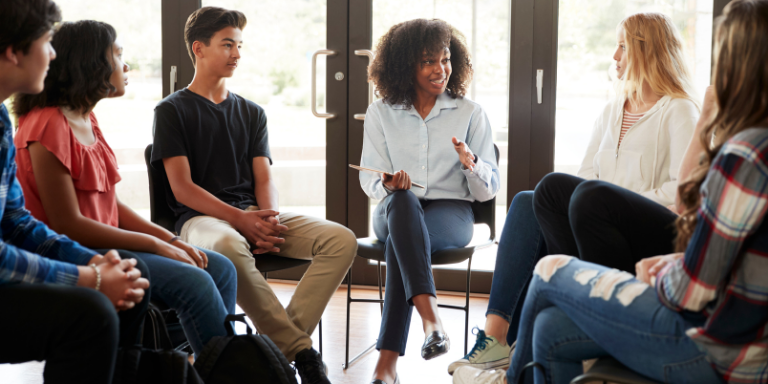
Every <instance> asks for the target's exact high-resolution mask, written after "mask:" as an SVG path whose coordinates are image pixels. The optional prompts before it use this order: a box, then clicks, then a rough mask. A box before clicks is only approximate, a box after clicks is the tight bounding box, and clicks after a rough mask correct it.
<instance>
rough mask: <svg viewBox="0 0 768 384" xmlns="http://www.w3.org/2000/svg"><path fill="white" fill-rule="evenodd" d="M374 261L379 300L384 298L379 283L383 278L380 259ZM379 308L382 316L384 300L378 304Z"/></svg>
mask: <svg viewBox="0 0 768 384" xmlns="http://www.w3.org/2000/svg"><path fill="white" fill-rule="evenodd" d="M376 263H377V265H376V277H378V280H379V300H384V296H383V295H382V293H381V283H382V280H383V279H382V278H381V261H377V262H376ZM379 309H380V310H381V315H382V316H384V302H381V303H380V304H379Z"/></svg>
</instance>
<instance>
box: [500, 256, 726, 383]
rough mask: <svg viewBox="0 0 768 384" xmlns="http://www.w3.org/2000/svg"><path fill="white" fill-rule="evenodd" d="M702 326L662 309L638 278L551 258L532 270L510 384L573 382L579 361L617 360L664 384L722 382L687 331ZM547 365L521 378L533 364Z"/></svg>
mask: <svg viewBox="0 0 768 384" xmlns="http://www.w3.org/2000/svg"><path fill="white" fill-rule="evenodd" d="M696 325H698V324H691V323H689V322H687V321H686V320H684V319H683V318H682V317H681V316H680V315H679V314H678V313H677V312H675V311H673V310H671V309H669V308H667V307H665V306H663V305H662V304H661V302H659V299H658V297H657V296H656V291H655V289H654V288H653V287H651V286H649V285H647V284H645V283H642V282H640V281H638V280H636V279H635V278H634V276H633V275H631V274H629V273H627V272H622V271H619V270H616V269H609V268H606V267H604V266H601V265H597V264H592V263H588V262H584V261H581V260H579V259H577V258H573V257H570V256H547V257H545V258H544V259H542V260H541V261H540V262H539V263H538V264H537V265H536V268H535V269H534V273H533V280H532V281H531V284H530V287H529V289H528V294H527V296H526V299H525V304H524V306H523V312H522V316H521V319H520V328H519V329H518V339H517V349H516V350H515V353H514V356H513V358H512V362H511V365H510V367H509V370H508V371H507V382H508V383H510V384H512V383H517V382H518V381H517V379H518V377H519V376H520V375H521V374H524V375H525V380H524V382H526V383H531V382H535V383H536V384H543V383H554V384H558V383H569V382H570V381H571V379H573V378H574V377H576V376H578V375H580V374H581V373H582V372H583V367H582V360H588V359H592V358H597V357H604V356H613V357H614V358H615V359H617V360H618V361H620V362H621V363H623V364H624V365H626V366H627V367H628V368H630V369H632V370H634V371H635V372H638V373H640V374H642V375H645V376H647V377H649V378H651V379H654V380H657V381H660V382H664V383H698V384H707V383H723V379H722V378H721V376H720V375H719V374H718V373H717V372H716V371H715V370H714V368H712V366H711V365H710V364H709V362H708V361H707V359H706V355H705V354H704V353H703V352H701V351H699V349H698V348H697V347H696V345H695V344H694V342H693V341H692V340H691V339H690V338H689V337H688V336H686V334H685V331H686V330H688V329H690V328H691V327H694V326H696ZM531 361H536V362H537V363H539V364H541V365H542V366H544V370H545V373H544V374H543V373H542V372H540V371H539V370H536V372H535V373H534V371H533V368H529V369H528V370H526V371H525V372H521V369H522V367H523V366H524V365H525V364H527V363H529V362H531Z"/></svg>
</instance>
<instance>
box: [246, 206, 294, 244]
mask: <svg viewBox="0 0 768 384" xmlns="http://www.w3.org/2000/svg"><path fill="white" fill-rule="evenodd" d="M279 215H280V213H279V212H277V211H274V210H271V209H263V210H259V211H244V212H242V214H241V215H240V217H239V218H238V219H237V222H235V223H234V226H235V228H236V229H237V230H238V231H240V233H241V234H242V235H243V236H244V237H245V238H246V239H247V240H248V242H249V243H251V244H252V245H254V246H255V247H256V249H254V250H253V253H254V254H257V255H260V254H263V253H267V252H280V248H278V247H277V246H278V245H279V244H283V243H285V239H284V238H281V237H279V236H280V233H281V232H284V231H287V230H288V227H286V226H285V225H282V224H280V219H279Z"/></svg>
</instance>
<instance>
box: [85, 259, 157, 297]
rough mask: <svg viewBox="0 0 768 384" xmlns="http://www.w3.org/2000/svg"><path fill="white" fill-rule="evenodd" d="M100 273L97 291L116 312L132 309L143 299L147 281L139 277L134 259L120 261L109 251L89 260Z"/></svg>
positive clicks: (139, 272) (147, 285)
mask: <svg viewBox="0 0 768 384" xmlns="http://www.w3.org/2000/svg"><path fill="white" fill-rule="evenodd" d="M91 261H92V262H93V264H95V265H96V268H98V269H99V272H100V273H101V287H100V288H99V290H100V291H101V292H102V293H103V294H104V295H106V296H107V298H109V301H111V302H112V305H114V306H115V309H117V310H118V311H124V310H128V309H131V308H133V307H134V306H135V305H136V303H140V302H141V300H142V299H143V298H144V290H145V289H147V288H149V280H147V279H145V278H143V277H141V271H139V270H138V269H136V268H134V267H135V266H136V260H135V259H125V260H122V259H121V258H120V255H118V253H117V251H115V250H111V251H109V252H107V254H106V255H104V256H103V257H101V256H96V257H94V259H92V260H91Z"/></svg>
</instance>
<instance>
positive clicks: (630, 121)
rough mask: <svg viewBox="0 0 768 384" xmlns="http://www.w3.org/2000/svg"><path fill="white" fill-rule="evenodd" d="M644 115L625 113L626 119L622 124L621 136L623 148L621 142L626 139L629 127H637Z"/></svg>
mask: <svg viewBox="0 0 768 384" xmlns="http://www.w3.org/2000/svg"><path fill="white" fill-rule="evenodd" d="M643 115H644V113H629V112H627V111H624V119H623V120H622V122H621V134H620V135H619V146H621V140H622V139H623V138H624V135H626V134H627V131H628V130H629V127H631V126H633V125H635V123H637V121H638V120H640V118H641V117H643Z"/></svg>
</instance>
